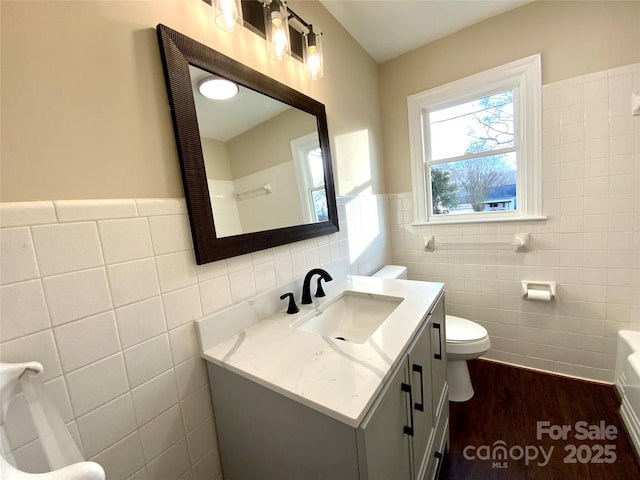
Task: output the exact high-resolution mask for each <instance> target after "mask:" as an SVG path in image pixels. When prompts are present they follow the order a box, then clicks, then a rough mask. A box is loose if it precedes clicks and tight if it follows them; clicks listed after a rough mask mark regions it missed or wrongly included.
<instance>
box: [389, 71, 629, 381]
mask: <svg viewBox="0 0 640 480" xmlns="http://www.w3.org/2000/svg"><path fill="white" fill-rule="evenodd" d="M632 91H636V92H638V91H640V64H636V65H630V66H626V67H623V68H619V69H613V70H609V71H604V72H598V73H594V74H590V75H585V76H582V77H578V78H572V79H569V80H565V81H562V82H559V83H555V84H551V85H546V86H544V87H543V130H544V135H543V137H544V139H543V150H544V152H543V198H544V213H545V215H546V216H547V217H548V219H547V220H545V221H537V222H523V223H520V224H513V223H491V224H464V225H449V226H434V227H416V226H412V225H411V223H412V221H413V211H412V208H413V207H412V205H411V195H410V194H403V195H394V196H390V199H389V206H390V213H389V217H390V219H391V226H390V228H391V242H392V258H393V262H394V263H400V264H406V265H408V267H409V275H410V277H411V278H414V279H420V280H432V281H444V282H445V285H446V295H447V297H446V298H447V311H448V313H450V314H455V315H460V316H464V317H468V318H470V319H473V320H475V321H477V322H479V323H481V324H482V325H484V326H485V327H486V328H487V329H488V330H489V333H490V335H491V338H492V346H493V348H492V349H491V351H490V352H489V353H488V354H487V357H489V358H493V359H496V360H501V361H505V362H509V363H513V364H517V365H523V366H527V367H532V368H539V369H543V370H549V371H553V372H557V373H561V374H567V375H573V376H578V377H585V378H589V379H595V380H601V381H607V382H611V381H613V368H614V361H615V335H616V333H617V331H618V330H620V329H623V328H630V329H634V330H640V117H632V115H631V93H632ZM516 231H519V232H520V231H521V232H530V233H531V240H532V250H531V251H530V252H527V253H516V252H509V251H492V250H486V249H483V250H464V251H459V250H457V251H453V250H444V249H442V250H436V251H435V252H433V253H431V252H425V251H424V250H423V249H422V247H423V237H425V236H430V235H435V236H436V237H437V238H438V239H439V240H440V241H442V242H446V241H447V240H449V241H461V240H468V241H471V240H477V239H478V238H480V239H484V240H487V241H497V240H498V238H499V235H501V234H510V233H513V232H516ZM521 280H548V281H556V282H558V294H557V300H556V301H554V302H552V303H540V302H531V301H526V300H523V299H522V298H521V296H520V284H519V282H520V281H521Z"/></svg>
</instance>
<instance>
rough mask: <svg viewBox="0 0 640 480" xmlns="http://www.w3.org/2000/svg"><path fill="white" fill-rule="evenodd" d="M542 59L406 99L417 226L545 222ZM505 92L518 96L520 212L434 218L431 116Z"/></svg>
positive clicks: (525, 60) (524, 61)
mask: <svg viewBox="0 0 640 480" xmlns="http://www.w3.org/2000/svg"><path fill="white" fill-rule="evenodd" d="M540 64H541V61H540V55H539V54H538V55H533V56H531V57H527V58H523V59H521V60H516V61H514V62H511V63H508V64H506V65H502V66H499V67H496V68H493V69H491V70H487V71H484V72H481V73H478V74H475V75H472V76H469V77H465V78H463V79H461V80H456V81H454V82H451V83H447V84H445V85H442V86H439V87H436V88H432V89H430V90H426V91H423V92H420V93H417V94H414V95H411V96H409V97H408V98H407V108H408V114H409V140H410V148H411V174H412V178H413V200H414V201H413V208H414V215H415V224H416V225H420V224H442V223H475V222H496V221H523V220H540V219H544V218H546V217H544V216H543V215H542V107H541V104H542V99H541V97H542V85H541V84H542V80H541V67H540ZM506 90H513V91H514V106H515V110H516V112H515V115H516V116H515V129H516V132H515V133H516V139H517V145H516V147H517V156H518V170H517V177H516V178H517V180H516V181H517V191H516V199H517V209H516V210H511V211H505V212H486V213H481V212H474V213H469V214H455V215H434V213H433V207H432V196H431V175H430V165H431V158H430V157H431V148H430V144H429V113H430V112H432V111H436V110H440V109H442V108H446V107H448V106H453V105H458V104H461V103H465V102H469V101H472V100H476V99H480V98H482V97H484V96H487V95H491V94H494V93H498V92H503V91H506Z"/></svg>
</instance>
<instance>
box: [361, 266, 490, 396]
mask: <svg viewBox="0 0 640 480" xmlns="http://www.w3.org/2000/svg"><path fill="white" fill-rule="evenodd" d="M372 276H374V277H382V278H398V279H406V278H407V267H402V266H399V265H386V266H384V267H382V268H381V269H380V270H378V271H377V272H376V273H374V274H373V275H372ZM445 325H446V326H445V332H446V338H447V383H448V384H449V400H451V401H452V402H466V401H467V400H469V399H470V398H471V397H473V386H472V385H471V377H470V376H469V369H468V367H467V360H473V359H474V358H478V357H479V356H481V355H484V354H485V353H486V352H487V351H488V350H489V349H490V348H491V339H490V338H489V333H488V332H487V330H486V329H485V328H484V327H483V326H481V325H478V324H477V323H475V322H472V321H471V320H467V319H466V318H460V317H455V316H453V315H445Z"/></svg>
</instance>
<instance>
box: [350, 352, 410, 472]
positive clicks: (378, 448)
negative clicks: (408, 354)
mask: <svg viewBox="0 0 640 480" xmlns="http://www.w3.org/2000/svg"><path fill="white" fill-rule="evenodd" d="M408 376H409V373H408V371H407V363H406V361H403V362H402V363H401V365H400V366H399V367H398V368H397V369H396V371H395V372H394V374H393V376H392V378H391V380H390V381H389V382H388V383H387V386H386V387H385V390H384V391H383V392H382V393H381V394H380V396H379V397H378V400H376V403H375V404H374V405H373V406H372V407H371V411H370V413H369V414H368V415H367V417H366V418H365V419H364V421H363V422H362V425H361V426H360V427H359V428H358V431H357V435H358V463H359V465H360V478H361V479H363V480H364V479H367V480H396V479H397V480H411V458H410V435H409V434H407V433H405V428H404V427H405V426H407V427H410V426H411V425H410V419H409V415H408V408H409V394H408V392H406V391H405V390H406V387H404V388H403V385H407V379H408Z"/></svg>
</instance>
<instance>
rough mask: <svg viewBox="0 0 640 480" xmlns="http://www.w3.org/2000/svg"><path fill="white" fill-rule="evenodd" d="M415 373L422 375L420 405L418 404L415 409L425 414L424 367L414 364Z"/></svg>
mask: <svg viewBox="0 0 640 480" xmlns="http://www.w3.org/2000/svg"><path fill="white" fill-rule="evenodd" d="M413 371H414V372H417V373H419V374H420V403H418V402H416V403H415V404H414V408H415V409H416V410H418V411H419V412H424V381H423V379H422V365H417V364H415V363H414V364H413Z"/></svg>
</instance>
